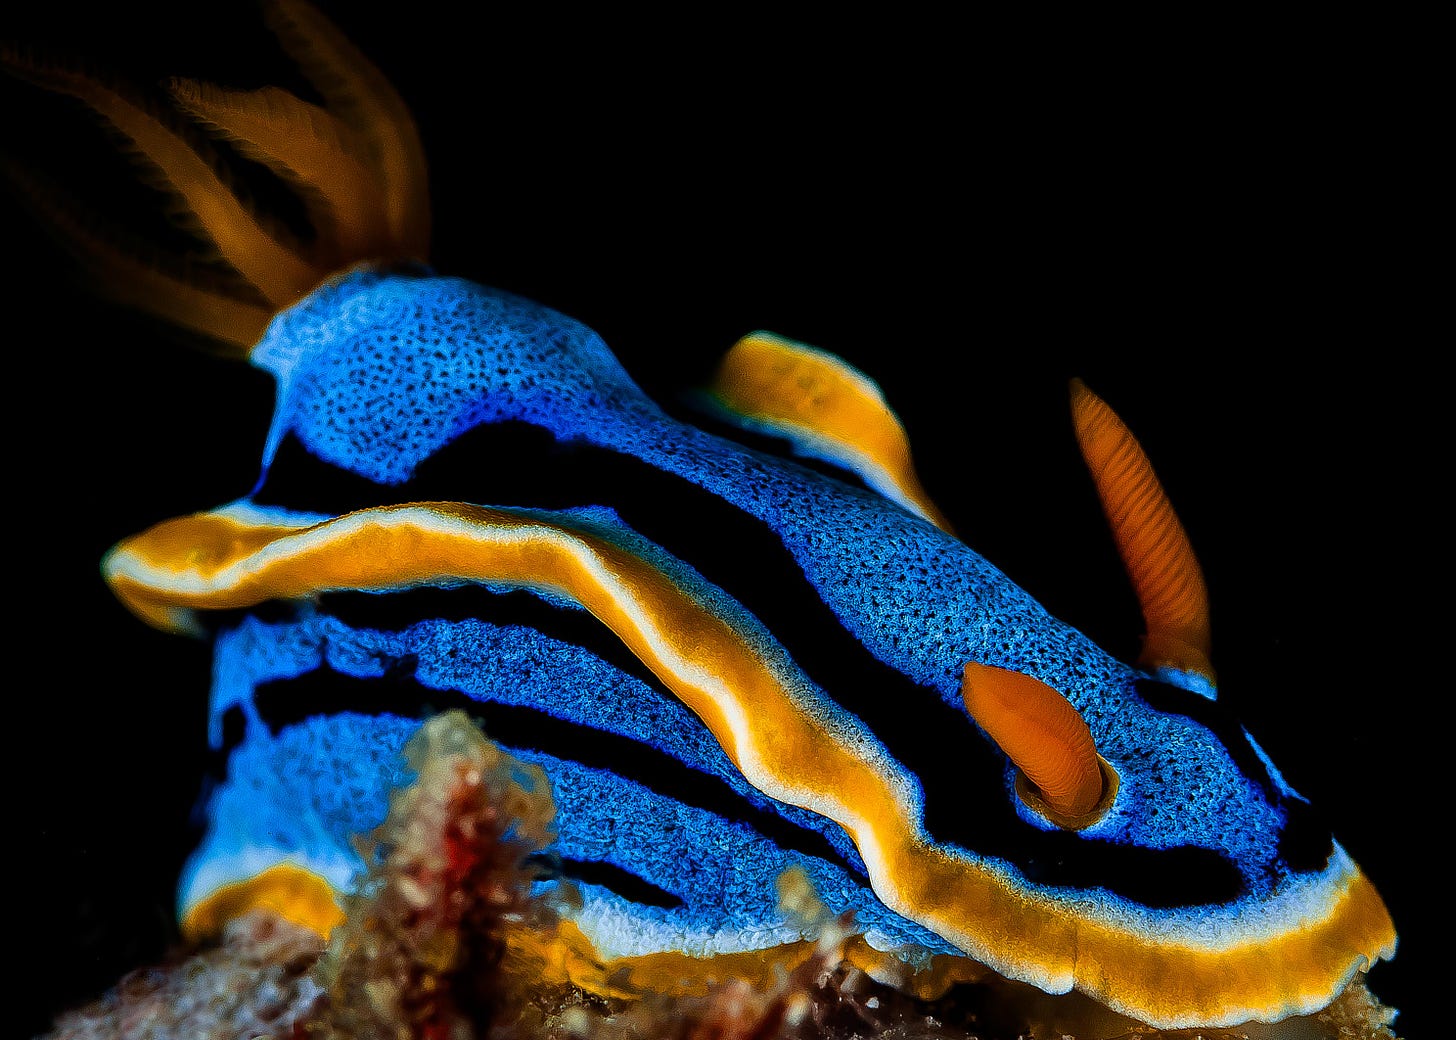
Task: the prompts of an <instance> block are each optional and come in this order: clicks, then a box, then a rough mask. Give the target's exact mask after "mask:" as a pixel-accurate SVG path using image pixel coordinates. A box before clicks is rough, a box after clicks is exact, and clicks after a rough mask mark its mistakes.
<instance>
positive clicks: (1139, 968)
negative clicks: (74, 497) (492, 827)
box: [105, 267, 1394, 1027]
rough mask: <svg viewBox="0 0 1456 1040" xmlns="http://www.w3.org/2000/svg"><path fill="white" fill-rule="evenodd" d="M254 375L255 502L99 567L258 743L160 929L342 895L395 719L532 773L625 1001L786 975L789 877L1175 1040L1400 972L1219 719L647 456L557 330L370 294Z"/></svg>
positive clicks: (794, 496) (890, 549)
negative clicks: (1037, 770)
mask: <svg viewBox="0 0 1456 1040" xmlns="http://www.w3.org/2000/svg"><path fill="white" fill-rule="evenodd" d="M251 359H252V361H253V362H254V363H255V364H257V365H259V366H261V367H263V368H265V369H267V370H268V371H270V372H271V373H272V374H273V375H274V376H275V378H276V380H277V409H276V412H275V415H274V419H273V424H272V427H271V429H270V431H269V434H268V440H267V446H266V449H265V454H264V467H263V472H262V475H261V477H260V479H259V481H258V483H257V485H256V486H255V487H254V489H253V491H252V492H251V493H250V494H249V495H248V496H246V497H245V498H243V499H241V500H239V501H238V502H235V503H233V504H231V505H228V506H224V507H222V508H220V509H218V510H215V511H213V512H211V513H204V514H197V515H195V516H193V517H186V518H181V519H179V520H175V521H171V522H169V523H167V524H163V525H159V526H158V527H157V528H154V529H153V530H152V531H149V532H145V533H143V534H141V535H138V536H136V537H135V538H132V539H129V540H127V541H126V542H123V543H122V544H121V545H119V546H118V547H117V548H116V549H115V550H113V552H112V553H111V554H110V555H109V556H108V558H107V561H106V564H105V569H106V574H107V577H108V579H109V580H110V581H111V583H112V585H113V587H114V588H115V589H116V591H117V593H118V594H119V595H120V596H121V597H122V598H123V599H124V600H125V601H127V602H128V604H129V605H131V606H132V607H133V609H135V610H136V611H137V612H138V613H139V614H140V615H141V616H143V617H145V618H147V619H148V620H149V621H151V622H152V623H154V624H157V625H159V626H162V627H169V628H177V629H181V628H184V627H187V626H188V625H195V624H198V623H199V620H200V619H202V618H203V616H204V615H210V616H212V617H214V618H215V619H216V620H215V621H214V622H210V623H211V624H213V625H214V630H215V631H216V633H217V634H216V657H215V661H216V664H215V676H216V679H215V687H214V692H213V706H212V710H213V726H214V730H213V736H214V741H215V742H217V741H218V740H219V739H220V738H221V736H222V734H223V730H224V721H225V719H226V717H227V716H228V715H229V713H230V712H233V711H235V710H236V711H241V713H242V714H243V716H244V717H245V719H246V720H247V724H246V726H245V727H244V733H243V735H242V737H241V740H240V743H239V744H238V746H237V747H236V748H234V749H233V750H232V753H231V758H230V762H229V775H228V779H227V781H226V783H225V784H223V785H222V787H221V788H220V789H219V791H218V792H217V793H216V795H215V796H214V798H213V802H212V806H211V809H210V813H211V826H210V829H209V833H208V836H207V838H206V840H205V842H204V844H203V846H202V848H201V849H200V850H199V851H198V853H197V854H196V856H195V857H194V858H193V861H192V863H191V864H190V866H189V870H188V874H187V877H186V878H185V879H184V884H183V891H182V896H181V900H182V912H183V915H184V919H188V920H191V921H193V922H194V923H195V922H197V921H203V920H211V917H210V916H209V915H210V914H212V913H213V911H214V910H215V905H214V904H215V903H216V901H217V900H218V898H219V893H223V892H233V891H235V890H236V886H239V885H243V886H246V885H247V884H248V883H249V882H250V879H254V878H257V877H260V876H263V875H266V874H268V872H269V871H271V870H275V869H277V868H280V867H287V868H289V869H297V870H301V871H303V872H306V873H308V874H311V875H313V876H317V877H319V878H322V879H323V881H324V882H326V887H327V889H329V890H332V891H335V892H342V891H347V890H348V889H349V886H350V884H351V882H352V879H353V877H354V871H355V870H356V869H357V867H358V866H359V865H360V864H359V863H358V860H357V854H356V853H354V852H353V851H352V847H351V845H350V835H351V834H354V833H357V832H358V831H360V830H363V829H368V827H370V826H372V825H374V824H377V823H378V822H379V820H380V819H382V816H383V811H384V806H385V804H386V802H387V794H388V791H389V790H390V789H391V788H392V786H393V785H395V784H397V783H398V782H399V781H400V779H401V770H402V768H403V766H402V763H401V761H400V759H399V755H398V751H399V748H400V747H401V746H402V745H403V743H404V741H405V740H406V739H407V737H408V735H409V733H410V732H411V731H412V728H413V726H414V725H416V724H417V718H418V715H419V714H420V713H421V712H424V711H428V710H433V709H438V708H441V707H448V706H451V705H455V704H457V703H458V704H461V705H464V706H466V707H467V710H470V711H472V713H473V714H476V715H477V716H478V717H480V718H481V719H482V722H483V725H484V727H485V730H486V732H487V734H489V735H491V736H493V737H495V738H496V739H498V740H499V741H501V743H502V744H503V745H505V746H507V747H508V748H509V749H510V750H511V752H512V753H513V754H515V755H517V756H518V757H520V758H522V759H523V760H525V761H527V762H531V763H534V764H538V765H540V766H541V767H542V768H543V770H544V771H545V774H546V776H547V777H548V779H549V782H550V783H551V785H552V795H553V798H554V799H555V801H556V804H557V806H558V810H559V812H558V816H559V819H558V827H559V833H558V837H557V843H556V846H555V849H554V851H555V853H556V855H557V857H558V860H559V862H558V867H559V868H560V871H561V873H562V874H564V875H565V876H567V877H571V878H574V880H575V881H576V882H577V883H578V886H579V888H580V890H581V892H582V898H583V902H582V908H581V911H580V913H579V915H578V918H577V923H578V925H579V926H580V928H581V929H582V932H583V934H584V935H585V936H586V938H587V940H589V941H590V942H591V943H592V944H593V948H594V949H595V951H596V952H597V954H598V955H600V956H601V957H603V958H604V959H606V960H608V961H612V960H614V959H622V960H623V961H624V962H625V963H633V958H651V957H653V956H654V955H659V954H671V953H678V954H684V955H689V956H695V957H701V956H708V955H714V954H722V953H731V952H741V951H751V950H765V951H766V950H770V949H771V948H773V947H776V946H779V945H782V944H784V943H786V942H791V941H792V940H794V939H795V938H797V935H796V934H795V933H794V932H793V929H792V927H791V926H789V925H788V924H787V923H786V922H785V920H784V918H783V915H782V913H781V912H780V911H779V910H778V909H777V908H776V906H775V905H774V885H773V879H774V878H775V877H777V876H778V875H779V874H780V873H782V872H783V871H784V870H785V869H788V868H789V867H800V868H803V869H804V870H805V871H806V873H807V874H808V876H809V877H810V879H811V881H812V882H813V883H814V884H815V886H816V888H817V889H818V890H819V892H820V894H821V896H822V897H823V899H824V901H825V904H826V906H827V907H828V908H829V909H830V910H831V911H833V912H835V913H840V912H853V913H854V914H855V915H856V916H857V919H858V921H859V922H860V926H861V927H862V928H863V929H864V930H865V935H866V940H867V942H868V943H869V945H870V947H871V948H873V949H877V950H880V951H884V952H886V953H887V954H888V955H891V956H895V957H899V958H901V959H903V960H905V961H907V962H910V963H916V964H920V963H927V962H928V961H927V959H928V958H936V959H938V960H943V959H945V958H952V959H953V958H955V957H959V956H961V955H969V957H971V958H973V959H974V960H975V961H977V962H980V963H983V964H986V965H989V966H990V967H992V968H994V969H995V970H997V971H999V972H1001V973H1003V974H1005V975H1007V976H1010V977H1012V978H1015V979H1020V980H1023V981H1026V982H1030V983H1032V984H1034V985H1037V986H1039V987H1041V988H1043V989H1046V990H1047V991H1050V992H1063V991H1066V990H1068V989H1071V988H1073V987H1075V988H1078V989H1081V990H1083V991H1085V992H1087V993H1089V994H1090V995H1092V996H1094V997H1095V998H1097V999H1098V1000H1100V1001H1102V1002H1104V1003H1106V1004H1107V1005H1108V1006H1110V1007H1112V1008H1114V1009H1115V1010H1118V1011H1121V1012H1123V1013H1125V1014H1127V1015H1129V1016H1131V1017H1133V1018H1136V1019H1140V1020H1143V1021H1148V1022H1151V1023H1153V1024H1157V1025H1162V1026H1167V1027H1175V1026H1182V1025H1210V1026H1212V1025H1228V1024H1234V1023H1238V1022H1241V1021H1246V1020H1249V1019H1262V1020H1277V1019H1279V1018H1281V1017H1284V1016H1287V1015H1289V1014H1294V1013H1299V1012H1306V1011H1311V1010H1315V1009H1317V1008H1319V1007H1322V1006H1324V1005H1325V1004H1326V1003H1328V1001H1329V1000H1330V999H1331V998H1332V996H1333V995H1334V994H1335V993H1337V992H1338V991H1339V990H1340V989H1341V988H1342V987H1343V986H1344V984H1345V983H1346V982H1347V981H1348V980H1349V978H1350V977H1351V976H1352V975H1353V974H1354V973H1355V972H1356V971H1359V970H1362V969H1364V968H1367V967H1368V966H1369V965H1370V963H1372V962H1373V961H1374V960H1376V959H1378V958H1380V957H1386V956H1390V955H1391V954H1392V953H1393V951H1394V933H1393V929H1392V927H1391V924H1390V920H1389V917H1388V915H1387V914H1386V912H1385V908H1384V906H1383V904H1382V903H1381V902H1380V899H1379V897H1378V895H1376V894H1375V891H1374V889H1373V887H1372V886H1371V885H1370V883H1369V881H1368V880H1367V879H1365V877H1364V876H1363V875H1362V874H1361V873H1360V872H1359V870H1358V868H1357V867H1356V866H1355V865H1354V863H1353V862H1352V861H1351V860H1350V858H1349V857H1348V856H1347V855H1346V854H1345V852H1344V850H1343V849H1341V848H1340V847H1339V846H1338V845H1337V844H1336V843H1334V842H1333V840H1332V839H1331V838H1330V837H1329V836H1328V834H1327V833H1325V832H1323V831H1321V830H1319V828H1318V826H1317V825H1316V824H1315V823H1314V822H1313V821H1312V819H1311V817H1310V814H1309V812H1308V807H1307V806H1306V805H1305V804H1304V802H1303V800H1302V799H1299V798H1298V796H1296V795H1294V794H1293V792H1292V791H1291V790H1290V789H1289V788H1288V786H1287V785H1286V784H1285V783H1284V782H1283V780H1282V778H1281V777H1279V775H1278V774H1277V772H1276V771H1275V770H1274V769H1273V767H1272V765H1271V764H1270V763H1269V762H1268V759H1267V757H1266V756H1265V755H1264V753H1263V752H1262V750H1261V749H1259V748H1258V747H1257V745H1255V744H1254V743H1253V741H1252V739H1251V738H1249V737H1248V735H1247V734H1246V733H1245V732H1244V731H1243V730H1242V728H1241V727H1239V726H1238V725H1237V724H1236V723H1234V722H1233V721H1231V720H1229V719H1228V718H1227V717H1226V715H1225V714H1224V713H1223V709H1222V708H1221V707H1220V706H1219V705H1218V704H1217V703H1216V702H1214V701H1211V700H1209V699H1207V698H1206V697H1204V696H1201V695H1199V693H1198V692H1194V691H1191V690H1190V689H1188V688H1184V687H1180V686H1178V685H1172V684H1169V683H1165V682H1161V681H1159V680H1158V679H1157V678H1156V677H1155V676H1154V674H1152V673H1151V672H1150V671H1148V670H1143V669H1140V668H1137V667H1133V666H1130V665H1128V664H1125V663H1122V662H1120V661H1118V660H1116V659H1114V658H1112V657H1110V656H1109V655H1108V654H1106V653H1105V652H1103V651H1102V650H1101V649H1099V648H1098V647H1097V646H1095V645H1094V644H1092V643H1091V642H1090V641H1089V640H1088V639H1086V638H1085V637H1084V636H1083V635H1082V634H1081V633H1079V632H1078V631H1077V630H1075V629H1074V628H1072V627H1070V626H1069V625H1067V624H1065V623H1063V622H1061V621H1059V620H1057V619H1055V618H1053V617H1051V616H1050V615H1049V614H1048V613H1047V612H1046V611H1045V610H1044V609H1043V608H1042V607H1041V606H1039V605H1038V604H1037V603H1036V602H1035V601H1034V600H1033V599H1032V598H1031V597H1030V596H1028V595H1027V594H1026V593H1025V592H1023V591H1022V590H1021V589H1020V588H1018V587H1017V586H1016V585H1015V584H1014V583H1012V582H1011V581H1010V580H1009V579H1008V578H1006V577H1005V576H1004V575H1003V574H1001V573H1000V572H999V571H998V570H997V569H996V568H995V567H994V566H992V565H991V564H990V563H989V562H987V561H986V560H985V559H984V558H982V557H981V556H980V555H978V554H977V553H975V552H974V551H972V550H971V549H970V548H969V547H967V546H966V545H965V544H964V543H962V542H961V541H959V540H958V539H957V538H955V537H954V536H952V535H951V534H949V533H947V532H946V531H945V530H942V529H941V528H940V527H937V526H936V525H935V524H934V523H932V522H930V521H929V520H927V519H926V518H925V517H923V516H921V515H917V514H916V513H914V512H912V511H909V510H907V508H906V507H905V506H903V505H901V504H900V503H898V502H896V501H894V500H892V499H891V498H887V497H885V496H883V495H881V494H878V493H876V492H874V491H872V490H869V489H868V488H866V487H865V486H864V485H863V483H861V482H857V481H856V479H855V477H856V474H854V473H853V472H846V473H845V474H844V475H843V479H840V478H839V477H836V476H832V475H828V474H826V473H825V472H822V471H821V470H820V469H816V468H811V467H810V466H808V465H806V464H803V463H801V462H799V461H795V460H792V459H788V458H782V457H779V456H777V455H775V454H772V453H770V452H769V451H766V450H762V446H760V447H748V446H746V445H745V444H743V443H739V442H738V441H737V440H735V439H730V438H728V437H726V436H724V435H721V434H719V433H717V432H708V430H707V429H704V428H700V426H698V425H693V424H688V423H686V422H684V421H682V420H680V419H678V418H675V417H673V416H672V415H669V414H668V412H666V411H665V410H663V409H662V408H661V407H659V406H658V405H657V404H656V403H654V402H653V401H652V400H650V399H649V398H648V397H647V396H646V395H645V394H643V393H642V392H641V390H640V389H639V388H638V387H637V385H636V384H635V383H634V382H633V380H632V379H631V378H630V377H629V376H628V374H627V373H626V372H625V371H624V370H623V369H622V367H621V365H620V364H619V363H618V362H617V360H616V359H615V357H614V356H613V355H612V353H611V352H610V351H609V350H608V348H607V347H606V345H605V344H604V343H603V342H602V341H601V339H600V338H599V337H598V336H597V335H596V334H595V333H594V332H592V331H591V330H590V329H588V328H586V327H585V326H583V325H581V324H580V323H578V322H576V321H573V320H572V319H570V318H567V317H565V316H563V315H560V314H557V313H555V312H554V311H552V310H550V309H548V308H545V307H543V306H541V305H538V304H534V303H531V302H529V301H526V300H523V299H521V298H518V297H516V296H513V295H511V294H508V293H505V292H501V291H497V290H492V289H487V288H484V287H481V286H478V285H475V284H473V283H471V282H468V281H465V280H462V279H457V278H445V277H439V276H436V275H434V274H433V273H431V272H429V271H428V270H427V269H424V268H418V269H408V270H403V269H395V270H381V269H372V268H369V267H361V268H357V269H355V270H353V271H351V272H349V273H346V274H344V275H340V276H337V277H335V278H333V279H331V280H329V281H328V282H326V283H325V284H323V285H322V286H321V287H319V288H318V289H316V290H315V291H314V292H313V293H311V294H310V295H308V296H307V297H305V298H304V299H303V300H302V301H301V302H299V303H297V304H295V305H294V306H292V307H289V308H287V309H284V310H282V311H281V312H280V313H279V314H278V315H277V316H276V317H275V318H274V319H273V321H272V323H271V324H270V325H269V326H268V328H267V331H266V333H265V334H264V336H263V339H262V341H261V342H260V343H259V344H258V346H257V347H256V348H255V349H254V351H253V352H252V355H251ZM745 425H751V424H745ZM583 608H584V609H583ZM968 663H975V664H978V665H985V666H989V667H991V668H994V669H1004V670H1008V671H1011V672H1016V673H1021V674H1024V675H1028V676H1031V677H1032V678H1034V679H1036V680H1038V681H1040V682H1041V683H1043V684H1045V685H1046V686H1048V687H1050V688H1051V689H1053V690H1055V691H1056V692H1057V693H1059V694H1060V695H1061V696H1063V697H1065V698H1066V700H1067V701H1068V702H1069V703H1070V704H1071V705H1072V707H1073V708H1075V710H1076V712H1077V714H1079V715H1080V716H1081V718H1082V719H1084V720H1085V722H1086V724H1087V727H1088V728H1089V729H1090V731H1091V735H1092V738H1093V740H1094V741H1095V745H1096V749H1097V753H1098V754H1099V755H1100V756H1101V757H1102V759H1103V760H1105V762H1106V763H1107V764H1108V766H1109V767H1110V768H1111V769H1112V770H1114V771H1115V773H1116V775H1117V778H1118V780H1119V786H1118V787H1117V789H1116V794H1115V796H1114V797H1113V798H1112V800H1111V803H1110V804H1109V805H1107V806H1106V807H1105V811H1102V812H1101V814H1100V815H1099V816H1098V817H1097V818H1096V819H1095V821H1092V822H1089V823H1088V824H1087V825H1086V826H1083V827H1082V828H1081V829H1080V830H1068V829H1066V828H1064V827H1061V826H1058V824H1057V822H1055V821H1054V820H1052V819H1049V818H1048V817H1047V816H1045V815H1043V814H1042V813H1041V812H1040V811H1038V810H1037V809H1036V808H1034V807H1033V806H1031V805H1028V804H1026V802H1025V801H1023V799H1022V798H1021V797H1019V796H1018V793H1017V773H1018V771H1017V768H1016V766H1015V765H1014V764H1013V763H1012V762H1011V761H1010V760H1009V759H1008V757H1007V755H1006V754H1004V753H1003V752H1002V751H1001V749H1000V748H999V747H998V746H997V745H996V744H995V743H994V742H993V741H991V740H989V739H988V738H987V736H986V735H985V733H984V732H983V731H982V730H981V728H980V727H979V726H978V725H977V724H976V722H974V721H973V720H972V719H971V718H970V717H969V716H968V715H967V713H966V706H965V702H964V700H963V692H962V685H963V680H964V676H965V670H966V666H967V664H968ZM210 907H211V908H212V909H209V908H210Z"/></svg>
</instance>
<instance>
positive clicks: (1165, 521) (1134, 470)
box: [1071, 379, 1216, 693]
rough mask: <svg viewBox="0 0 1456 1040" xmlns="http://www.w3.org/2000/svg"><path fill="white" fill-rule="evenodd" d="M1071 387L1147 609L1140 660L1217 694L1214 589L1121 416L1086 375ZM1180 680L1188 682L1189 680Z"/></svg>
mask: <svg viewBox="0 0 1456 1040" xmlns="http://www.w3.org/2000/svg"><path fill="white" fill-rule="evenodd" d="M1071 392H1072V421H1073V425H1074V426H1075V428H1076V433H1077V443H1078V444H1079V445H1080V447H1081V449H1082V457H1083V458H1084V459H1085V460H1086V462H1087V468H1088V470H1089V471H1090V472H1091V474H1092V480H1093V482H1094V484H1095V485H1096V487H1097V495H1098V497H1099V498H1100V499H1101V500H1102V509H1103V512H1104V513H1105V514H1106V515H1107V521H1108V523H1109V524H1110V525H1111V527H1112V532H1113V536H1114V538H1115V539H1116V542H1117V551H1118V553H1119V554H1120V555H1121V557H1122V563H1123V566H1124V567H1125V568H1126V570H1127V573H1128V577H1129V579H1130V580H1131V581H1132V584H1133V589H1134V591H1135V592H1136V593H1137V599H1138V604H1139V605H1140V607H1141V608H1142V612H1143V622H1144V624H1145V626H1146V629H1147V632H1146V634H1145V635H1144V636H1143V649H1142V655H1141V656H1140V657H1139V659H1138V663H1139V664H1141V665H1143V666H1144V667H1146V668H1149V669H1151V670H1153V671H1164V670H1169V669H1171V670H1172V671H1173V672H1176V673H1180V674H1182V675H1184V676H1187V675H1188V673H1191V674H1192V676H1193V677H1196V678H1195V679H1194V681H1193V682H1192V684H1191V686H1192V687H1195V688H1198V689H1199V691H1200V692H1204V693H1211V691H1212V689H1213V687H1214V685H1215V684H1216V678H1215V675H1214V670H1213V665H1212V664H1211V663H1210V661H1209V652H1210V638H1209V625H1208V589H1207V586H1206V585H1205V584H1204V580H1203V571H1202V569H1201V568H1200V567H1199V565H1198V559H1197V557H1195V556H1194V554H1193V547H1192V545H1191V544H1190V543H1189V541H1188V535H1187V533H1186V532H1185V531H1184V530H1183V525H1182V523H1180V522H1179V520H1178V517H1177V514H1175V513H1174V512H1173V507H1172V505H1171V504H1169V502H1168V498H1167V495H1166V494H1165V493H1164V492H1163V486H1162V484H1160V483H1159V482H1158V478H1157V476H1156V475H1155V474H1154V473H1153V467H1152V464H1151V463H1150V462H1149V461H1148V458H1147V455H1145V454H1144V453H1143V450H1142V447H1141V446H1140V445H1139V444H1138V442H1137V440H1136V439H1135V438H1134V437H1133V435H1132V433H1131V432H1130V431H1129V430H1128V428H1127V427H1126V426H1125V425H1124V424H1123V422H1122V420H1121V419H1119V418H1118V417H1117V415H1116V413H1114V412H1113V410H1112V409H1111V408H1109V407H1108V406H1107V404H1106V402H1104V401H1103V400H1102V399H1101V398H1100V397H1098V396H1097V395H1096V394H1094V393H1093V392H1092V391H1091V390H1089V389H1087V387H1086V386H1085V385H1084V384H1083V383H1082V381H1081V380H1080V379H1074V380H1072V384H1071ZM1200 680H1201V681H1200ZM1181 684H1183V685H1190V684H1189V682H1188V680H1187V679H1186V678H1185V679H1184V680H1182V682H1181Z"/></svg>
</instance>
